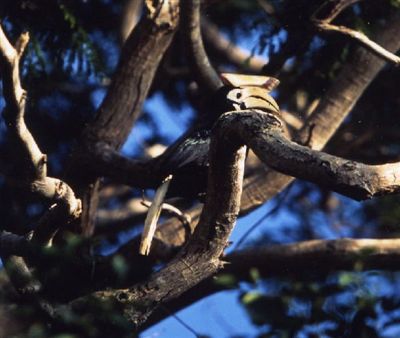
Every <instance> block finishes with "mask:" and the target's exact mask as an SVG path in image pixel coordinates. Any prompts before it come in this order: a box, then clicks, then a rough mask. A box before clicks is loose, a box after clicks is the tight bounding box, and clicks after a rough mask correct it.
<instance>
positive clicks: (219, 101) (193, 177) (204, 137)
mask: <svg viewBox="0 0 400 338" xmlns="http://www.w3.org/2000/svg"><path fill="white" fill-rule="evenodd" d="M269 92H270V89H268V88H263V87H260V86H251V85H249V86H241V87H233V86H232V85H226V86H224V87H222V88H220V89H219V90H218V91H217V92H216V93H215V94H214V95H213V96H212V97H211V99H210V100H208V103H207V104H206V107H207V108H208V109H206V110H205V111H204V112H203V113H202V114H201V115H200V118H199V120H198V121H197V122H196V123H195V124H194V126H193V127H192V128H191V129H190V130H189V131H187V132H186V133H185V134H184V135H183V136H181V137H180V138H179V139H178V140H177V141H176V142H174V143H173V144H172V145H171V146H170V147H168V149H167V150H166V151H165V152H164V153H163V154H162V155H160V156H159V157H157V158H155V159H154V165H155V168H157V170H158V172H161V173H162V174H163V175H165V177H166V176H168V175H170V174H171V175H173V179H172V181H171V184H170V187H169V190H168V195H169V196H181V197H198V196H199V194H202V193H204V192H205V191H206V186H207V175H208V166H209V161H208V152H209V148H210V136H211V132H212V127H213V125H214V124H215V122H216V121H217V119H218V118H219V117H220V116H221V115H222V114H224V113H226V112H229V111H234V110H244V109H262V110H265V111H269V112H272V113H274V114H279V108H278V106H277V104H276V102H275V101H274V100H273V99H272V97H271V96H270V95H269Z"/></svg>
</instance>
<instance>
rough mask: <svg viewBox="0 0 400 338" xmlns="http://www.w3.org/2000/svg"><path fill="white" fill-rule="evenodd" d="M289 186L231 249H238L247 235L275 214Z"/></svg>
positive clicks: (283, 200) (287, 192)
mask: <svg viewBox="0 0 400 338" xmlns="http://www.w3.org/2000/svg"><path fill="white" fill-rule="evenodd" d="M289 191H290V187H289V188H287V189H286V190H285V191H284V192H283V193H282V195H281V196H280V197H279V200H278V201H277V202H276V204H275V205H274V207H273V208H272V209H271V210H268V211H267V212H266V213H265V214H264V215H263V216H261V218H260V219H259V220H258V221H257V222H256V223H254V224H253V225H252V226H250V228H249V229H248V230H247V231H246V232H245V233H244V234H243V235H242V237H241V238H240V239H239V240H238V241H237V243H236V245H235V246H234V248H233V250H234V251H235V250H237V249H239V247H240V246H241V245H242V244H243V243H244V241H245V240H246V239H247V237H248V236H249V235H250V234H251V233H252V232H253V231H254V230H255V229H257V227H258V226H260V225H261V224H262V223H263V222H264V221H265V220H266V219H267V218H268V217H270V216H272V215H273V214H275V213H276V212H277V211H278V210H279V209H280V207H281V206H282V204H283V202H285V199H286V197H287V195H288V194H289Z"/></svg>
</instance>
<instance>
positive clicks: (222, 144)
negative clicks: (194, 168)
mask: <svg viewBox="0 0 400 338" xmlns="http://www.w3.org/2000/svg"><path fill="white" fill-rule="evenodd" d="M225 131H226V129H225V128H224V126H223V124H222V123H221V124H219V125H217V127H216V129H215V133H214V136H213V138H212V142H211V149H210V172H209V182H208V193H207V199H206V203H205V207H204V212H203V213H202V215H201V219H200V222H199V225H198V226H197V227H196V230H195V232H194V234H193V236H192V237H191V238H190V240H189V242H188V244H187V245H186V246H185V247H184V248H182V250H181V251H180V252H179V254H178V255H177V257H176V258H174V259H173V260H172V261H171V262H170V263H169V264H168V265H167V266H166V267H165V268H163V269H162V270H161V271H160V272H157V273H155V274H153V275H152V276H151V277H150V278H149V280H147V281H146V282H145V283H144V284H141V285H137V286H134V287H132V288H129V289H122V290H111V291H104V292H98V293H96V296H97V297H100V298H101V299H115V300H117V301H118V302H119V303H120V304H121V305H122V306H123V307H124V309H125V314H126V316H127V317H128V318H129V319H130V320H131V321H132V322H134V323H136V324H137V325H139V324H141V323H142V322H143V321H145V320H146V318H147V316H148V315H149V314H150V313H151V312H152V311H153V309H154V308H155V307H156V306H158V305H159V304H160V303H162V302H165V301H168V300H169V299H172V298H174V297H177V296H178V295H180V294H182V293H183V292H185V291H186V290H188V289H190V288H191V287H193V286H194V285H196V284H197V283H199V282H200V281H201V280H203V279H204V278H207V277H208V276H210V275H212V274H214V273H215V272H216V271H217V270H218V269H220V268H221V267H222V265H223V263H222V261H220V258H219V257H220V256H221V254H222V252H223V250H224V248H225V247H226V245H227V241H228V237H229V235H230V233H231V231H232V229H233V226H234V224H235V221H236V217H237V214H238V212H239V207H240V204H239V202H240V195H241V187H242V179H243V172H244V161H245V153H246V149H245V147H241V146H240V140H239V139H238V138H237V137H235V135H232V134H230V133H226V132H225ZM232 140H234V141H235V142H233V141H232Z"/></svg>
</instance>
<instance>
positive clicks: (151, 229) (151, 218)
mask: <svg viewBox="0 0 400 338" xmlns="http://www.w3.org/2000/svg"><path fill="white" fill-rule="evenodd" d="M171 180H172V175H169V176H168V177H167V178H165V180H164V181H163V183H162V184H161V185H160V187H159V188H158V189H157V190H156V194H155V196H154V200H153V203H152V204H151V206H150V208H149V211H148V212H147V216H146V220H145V222H144V228H143V233H142V239H141V241H140V247H139V253H140V254H141V255H145V256H147V255H148V254H149V253H150V247H151V242H152V240H153V237H154V234H155V232H156V227H157V222H158V219H159V218H160V214H161V210H162V204H163V202H164V198H165V195H166V193H167V191H168V187H169V183H170V182H171Z"/></svg>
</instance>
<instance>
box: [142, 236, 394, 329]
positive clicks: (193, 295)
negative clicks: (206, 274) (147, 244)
mask: <svg viewBox="0 0 400 338" xmlns="http://www.w3.org/2000/svg"><path fill="white" fill-rule="evenodd" d="M224 260H226V261H227V262H228V263H229V264H226V265H225V267H224V270H223V271H222V272H221V273H222V274H233V275H234V276H235V278H236V280H237V281H242V280H246V281H247V280H252V279H251V275H250V270H251V269H257V271H258V272H259V273H260V275H261V276H265V277H272V278H273V277H283V278H293V279H295V280H301V279H306V280H309V279H310V278H312V279H314V280H315V279H316V278H318V277H319V278H323V277H325V276H326V275H328V274H329V273H334V272H337V271H340V270H345V271H367V270H386V271H397V270H398V266H399V262H400V239H349V238H341V239H335V240H312V241H304V242H298V243H290V244H274V245H268V246H262V247H255V248H249V249H245V250H241V251H238V252H234V253H232V254H229V255H227V256H225V257H224ZM216 277H217V278H215V277H213V278H208V279H207V280H205V281H203V282H202V283H200V284H198V285H197V286H195V287H194V288H192V289H191V290H189V291H188V292H186V293H185V295H184V297H178V298H176V299H174V300H171V301H170V302H168V303H167V304H166V307H168V309H169V310H170V311H171V312H174V313H175V312H178V311H180V310H182V309H183V308H185V307H187V306H189V305H191V304H193V303H195V302H197V301H199V300H200V299H203V298H205V297H207V296H210V295H212V294H214V293H216V292H220V291H224V290H226V287H224V286H223V285H221V284H219V283H217V282H216V281H218V275H217V276H216ZM166 317H168V314H166V313H165V312H164V311H156V312H155V313H154V315H152V316H151V317H150V318H149V320H148V321H147V322H146V323H145V325H144V326H143V327H141V329H145V328H147V327H150V326H152V325H154V324H156V323H158V322H160V321H161V320H163V319H164V318H166Z"/></svg>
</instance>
